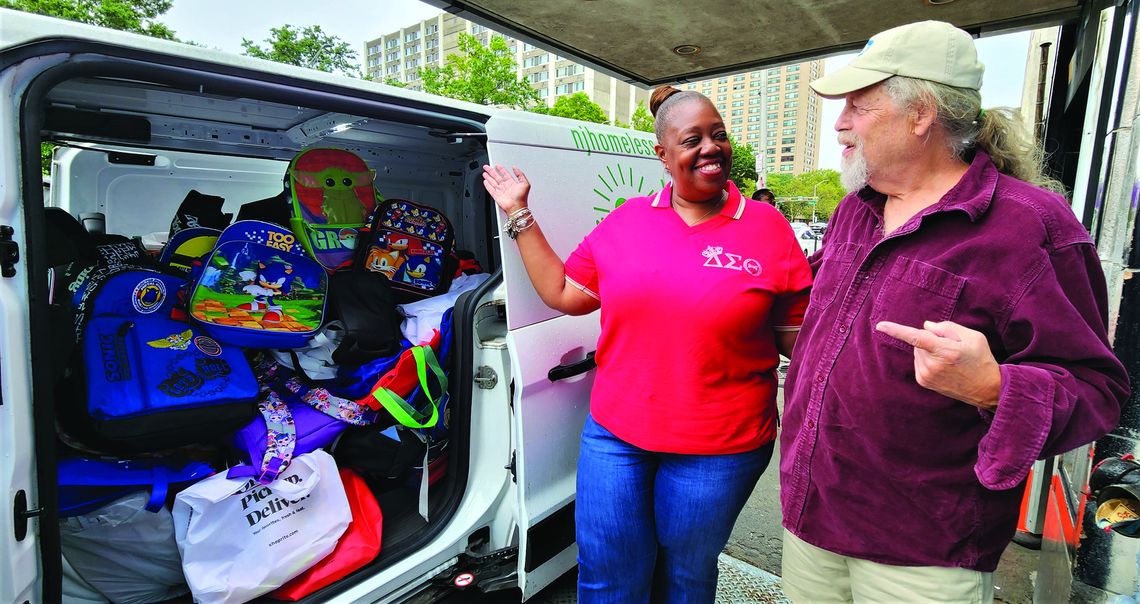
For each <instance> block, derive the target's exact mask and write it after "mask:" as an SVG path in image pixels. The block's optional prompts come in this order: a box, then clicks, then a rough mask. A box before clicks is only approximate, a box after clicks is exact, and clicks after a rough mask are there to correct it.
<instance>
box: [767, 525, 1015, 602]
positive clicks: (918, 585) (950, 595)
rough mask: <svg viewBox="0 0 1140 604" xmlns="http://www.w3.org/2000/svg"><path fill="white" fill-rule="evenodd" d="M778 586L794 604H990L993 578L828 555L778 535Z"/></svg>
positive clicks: (789, 536)
mask: <svg viewBox="0 0 1140 604" xmlns="http://www.w3.org/2000/svg"><path fill="white" fill-rule="evenodd" d="M781 574H782V575H783V576H782V577H781V583H782V584H783V588H784V594H785V595H787V596H788V597H789V598H791V600H792V601H793V602H796V603H797V604H824V603H830V602H859V603H861V604H862V603H867V604H869V603H872V602H876V603H877V602H883V603H893V602H907V603H908V604H909V603H918V602H963V603H967V602H968V603H970V604H991V603H992V602H993V599H994V578H993V573H983V572H978V571H976V570H967V569H964V568H946V567H941V566H891V565H889V564H879V563H877V562H869V561H867V560H859V559H858V558H851V557H848V556H841V555H839V554H833V553H831V552H829V551H827V550H824V549H820V548H818V547H816V546H814V545H811V544H810V543H806V542H804V541H803V540H801V539H800V538H798V537H796V536H795V535H793V534H791V533H790V532H788V531H787V530H784V553H783V570H782V573H781Z"/></svg>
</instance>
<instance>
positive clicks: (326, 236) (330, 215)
mask: <svg viewBox="0 0 1140 604" xmlns="http://www.w3.org/2000/svg"><path fill="white" fill-rule="evenodd" d="M375 177H376V172H375V171H373V170H370V169H369V168H368V164H366V163H364V160H363V159H361V158H360V157H358V156H357V155H356V154H355V153H352V152H351V151H345V150H343V149H307V150H305V151H302V152H300V153H298V154H297V156H296V157H294V158H293V161H292V162H290V163H289V189H290V193H291V197H292V217H291V218H290V226H291V227H292V229H293V233H294V234H295V235H296V236H297V241H298V242H299V243H300V244H301V246H302V247H304V248H305V251H306V252H308V253H309V255H310V256H312V257H313V258H315V259H316V260H317V262H319V263H320V265H321V266H323V267H325V268H326V269H328V270H330V271H335V270H337V269H341V268H348V267H350V266H351V265H352V260H353V258H354V257H355V255H356V253H355V249H356V237H357V232H358V231H360V229H361V227H363V226H364V223H365V220H367V218H368V215H369V214H371V213H372V210H373V209H375V207H376V191H375V189H374V188H373V185H372V181H373V179H374V178H375Z"/></svg>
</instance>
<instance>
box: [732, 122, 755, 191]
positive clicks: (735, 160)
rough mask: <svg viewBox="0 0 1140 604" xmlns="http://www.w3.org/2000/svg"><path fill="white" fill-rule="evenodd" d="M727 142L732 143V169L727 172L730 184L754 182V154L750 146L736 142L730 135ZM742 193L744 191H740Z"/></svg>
mask: <svg viewBox="0 0 1140 604" xmlns="http://www.w3.org/2000/svg"><path fill="white" fill-rule="evenodd" d="M728 142H730V143H732V169H731V170H729V172H728V177H729V178H730V179H732V182H735V183H737V184H738V186H739V185H740V184H743V183H745V182H747V181H752V183H754V184H755V182H756V152H755V151H753V150H752V145H749V144H745V143H740V142H737V140H736V139H735V138H733V137H732V135H731V134H730V135H728ZM741 192H742V193H744V191H741ZM744 194H745V195H751V194H752V192H751V191H748V192H747V193H744Z"/></svg>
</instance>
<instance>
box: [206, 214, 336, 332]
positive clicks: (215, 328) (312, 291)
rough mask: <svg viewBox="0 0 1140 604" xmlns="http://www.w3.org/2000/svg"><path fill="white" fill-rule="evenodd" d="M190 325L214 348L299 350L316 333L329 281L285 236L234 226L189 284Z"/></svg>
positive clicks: (253, 224)
mask: <svg viewBox="0 0 1140 604" xmlns="http://www.w3.org/2000/svg"><path fill="white" fill-rule="evenodd" d="M193 281H194V285H193V291H192V292H191V294H190V318H191V319H193V320H194V321H195V323H196V324H198V325H201V326H202V327H203V328H204V329H205V330H206V331H207V332H209V333H210V335H212V336H214V338H216V339H217V340H218V341H219V342H223V343H229V344H234V345H238V346H242V347H245V348H302V347H304V346H305V344H306V343H307V342H308V341H309V340H310V339H312V337H313V336H315V335H316V334H317V333H318V332H319V331H320V329H321V323H322V322H323V321H324V315H325V297H326V294H327V292H328V275H327V274H326V273H325V269H324V268H322V267H321V265H319V264H317V262H316V261H315V260H313V259H312V258H309V257H308V256H306V255H305V250H304V249H303V248H302V247H301V246H300V245H299V244H298V243H297V237H296V236H295V235H293V233H292V232H291V231H289V229H286V228H284V227H281V226H278V225H275V224H271V223H268V222H261V221H259V220H239V221H237V222H235V223H233V224H232V225H230V226H228V227H226V230H224V231H222V234H221V236H219V237H218V243H217V245H216V246H215V247H214V251H213V252H212V253H211V254H210V257H209V259H208V260H207V261H206V262H205V263H204V264H203V266H202V267H201V270H200V272H199V274H198V275H197V278H196V279H194V280H193Z"/></svg>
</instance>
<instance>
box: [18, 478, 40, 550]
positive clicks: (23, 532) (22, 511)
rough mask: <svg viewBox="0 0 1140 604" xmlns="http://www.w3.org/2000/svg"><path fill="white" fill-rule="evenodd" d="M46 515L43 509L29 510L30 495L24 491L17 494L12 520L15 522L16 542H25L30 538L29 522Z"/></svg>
mask: <svg viewBox="0 0 1140 604" xmlns="http://www.w3.org/2000/svg"><path fill="white" fill-rule="evenodd" d="M42 513H44V510H43V508H35V509H31V510H29V509H28V494H27V493H25V492H24V491H23V490H22V489H21V490H20V491H18V492H17V493H16V500H15V501H14V502H13V503H12V519H13V520H15V523H13V528H14V530H15V532H16V541H23V540H24V537H27V536H28V521H29V520H31V519H32V518H35V517H36V516H39V515H40V514H42Z"/></svg>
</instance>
